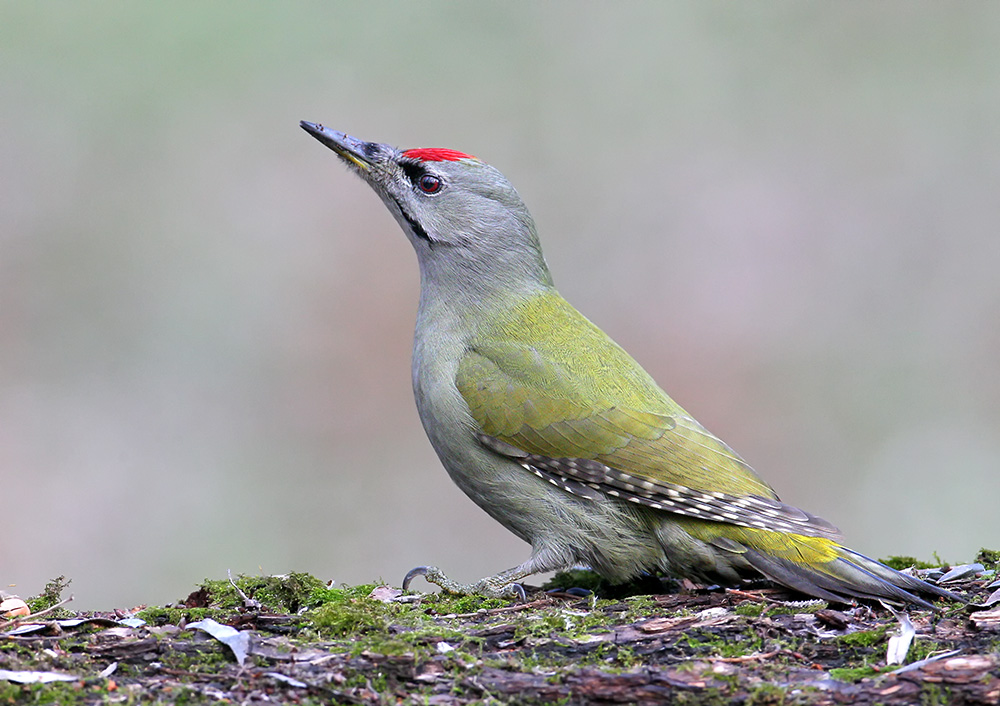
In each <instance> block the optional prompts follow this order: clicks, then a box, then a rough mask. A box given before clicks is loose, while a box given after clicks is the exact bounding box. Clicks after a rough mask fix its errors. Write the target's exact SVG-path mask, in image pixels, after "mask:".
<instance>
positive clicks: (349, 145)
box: [299, 120, 376, 172]
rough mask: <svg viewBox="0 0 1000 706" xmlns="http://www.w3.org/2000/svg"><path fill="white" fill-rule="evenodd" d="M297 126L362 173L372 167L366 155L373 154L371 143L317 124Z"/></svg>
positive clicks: (301, 123) (304, 122) (308, 123)
mask: <svg viewBox="0 0 1000 706" xmlns="http://www.w3.org/2000/svg"><path fill="white" fill-rule="evenodd" d="M299 125H300V126H301V127H302V129H303V130H305V131H306V132H308V133H309V134H310V135H312V136H313V137H315V138H316V139H317V140H319V141H320V142H322V143H323V144H324V145H326V146H327V147H329V148H330V149H332V150H333V151H334V152H336V153H337V155H338V156H339V157H340V158H341V159H343V160H344V161H345V162H348V163H350V164H352V165H354V166H355V167H357V168H358V169H360V170H361V171H363V172H367V171H369V170H370V169H371V167H372V162H371V159H370V157H369V156H368V155H371V154H374V153H375V152H376V150H373V148H374V147H375V145H373V144H372V143H371V142H364V141H363V140H359V139H357V138H354V137H351V136H350V135H345V134H344V133H342V132H337V131H336V130H331V129H330V128H327V127H323V126H322V125H320V124H319V123H310V122H306V121H305V120H302V121H300V122H299Z"/></svg>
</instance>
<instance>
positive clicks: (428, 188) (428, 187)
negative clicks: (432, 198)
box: [417, 174, 441, 194]
mask: <svg viewBox="0 0 1000 706" xmlns="http://www.w3.org/2000/svg"><path fill="white" fill-rule="evenodd" d="M417 186H419V187H420V190H421V191H423V192H424V193H425V194H436V193H437V192H439V191H441V180H440V179H439V178H437V177H436V176H434V175H433V174H424V175H423V176H421V177H420V179H418V180H417Z"/></svg>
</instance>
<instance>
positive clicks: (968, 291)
mask: <svg viewBox="0 0 1000 706" xmlns="http://www.w3.org/2000/svg"><path fill="white" fill-rule="evenodd" d="M997 27H1000V7H998V6H996V5H989V4H983V3H976V4H962V5H950V4H949V5H938V4H931V3H911V2H885V3H878V4H874V5H873V4H868V3H864V4H858V3H848V4H840V3H783V2H777V3H769V4H767V5H760V4H749V5H747V4H732V3H727V2H704V1H702V0H698V2H677V3H659V2H646V3H641V2H636V3H600V4H597V3H595V4H585V3H579V2H573V3H569V2H563V3H558V2H553V3H530V2H505V3H502V4H501V3H487V2H454V3H442V2H424V3H419V4H398V3H393V4H382V3H330V2H313V3H308V2H303V3H295V4H277V3H264V2H215V3H202V2H173V3H169V4H148V3H147V4H142V3H139V4H136V3H120V2H89V3H47V2H38V3H20V2H14V1H9V2H3V3H2V4H0V121H2V126H3V129H2V131H0V587H6V586H7V585H10V584H15V585H16V588H14V589H7V590H14V591H17V592H19V593H21V594H22V595H30V594H35V593H37V592H38V591H39V590H41V588H42V586H43V584H44V582H45V581H46V579H49V578H51V577H54V576H58V575H60V574H65V575H66V576H68V577H70V578H72V579H73V586H72V588H71V591H72V592H73V593H75V595H76V603H75V604H74V605H75V606H76V607H78V608H81V609H82V608H102V609H108V608H112V607H128V606H132V605H135V604H138V603H157V602H160V603H162V602H167V601H172V600H177V599H182V598H183V597H184V596H186V595H187V594H188V592H189V591H191V590H192V589H193V588H194V586H195V585H196V584H197V583H198V582H199V581H200V580H201V579H203V578H205V577H211V578H222V577H224V576H225V573H226V570H227V569H231V570H232V571H233V572H234V573H235V572H246V573H251V574H255V573H258V572H264V573H281V572H285V571H289V570H299V571H310V572H313V573H315V574H316V575H318V576H319V577H321V578H324V579H335V580H337V581H341V582H348V583H360V582H366V581H372V580H375V579H378V578H380V577H381V578H384V579H385V580H387V581H389V582H392V583H394V584H396V585H398V583H399V581H400V580H401V579H402V577H403V574H404V573H405V572H406V571H407V570H408V569H410V568H411V567H413V566H415V565H418V564H424V563H434V564H437V565H439V566H441V567H443V568H444V569H445V570H447V571H448V572H449V573H450V574H452V575H453V576H454V577H455V578H457V579H460V580H463V581H471V580H474V579H477V578H479V577H480V576H483V575H485V574H488V573H493V572H495V571H498V570H500V569H504V568H507V567H509V566H512V565H514V564H517V563H519V562H520V561H522V560H523V559H524V558H526V557H527V552H528V548H527V546H526V545H524V544H522V543H521V542H520V541H519V540H518V539H516V538H515V537H514V536H513V535H511V534H509V533H508V532H507V531H506V530H504V529H503V528H502V527H501V526H500V525H498V524H496V523H495V522H493V521H492V520H490V519H489V518H488V517H487V516H486V514H485V513H483V512H482V511H480V510H479V509H478V508H476V507H475V506H474V505H473V504H472V503H471V502H470V501H469V500H467V499H466V498H465V497H464V496H463V495H462V494H461V493H460V492H459V491H458V490H457V489H456V488H454V487H453V486H452V485H451V483H450V481H449V480H448V477H447V475H446V474H445V472H444V470H443V469H442V468H441V467H440V466H439V464H438V462H437V460H436V458H435V456H434V454H433V452H432V451H431V449H430V446H429V444H428V442H427V441H426V439H425V438H424V435H423V431H422V429H421V428H420V425H419V422H418V420H417V416H416V412H415V409H414V404H413V401H412V398H411V393H410V380H409V355H410V340H411V332H412V325H413V318H414V312H415V309H416V301H417V291H418V281H417V268H416V264H415V259H414V256H413V254H412V252H411V250H410V247H409V245H408V243H407V242H406V240H405V238H404V237H403V235H402V233H401V232H400V231H399V229H398V227H397V226H396V224H395V222H394V221H393V220H392V218H391V217H390V215H389V214H388V212H387V211H386V210H385V209H384V207H383V206H382V204H381V203H380V202H379V201H378V199H377V198H376V197H375V195H374V194H373V193H371V192H370V190H369V189H368V187H367V186H365V185H364V184H363V183H362V182H361V181H360V180H358V179H357V178H355V177H354V176H352V175H350V174H349V173H348V172H347V171H346V170H345V169H344V168H343V167H342V166H341V165H340V164H339V163H338V161H337V159H336V158H335V156H334V155H333V154H332V153H331V152H330V151H328V150H327V149H325V148H323V147H322V146H321V145H320V144H318V143H317V142H316V141H315V140H314V139H312V138H311V137H309V136H308V135H307V134H305V133H304V132H303V131H302V130H300V129H299V127H298V121H299V120H300V119H307V120H311V121H318V122H322V123H324V124H327V125H330V126H332V127H335V128H337V129H340V130H344V131H346V132H349V133H351V134H353V135H355V136H358V137H361V138H363V139H368V140H375V141H384V142H392V143H394V144H397V145H399V146H402V147H423V146H443V147H452V148H455V149H459V150H462V151H466V152H470V153H472V154H475V155H478V156H480V157H482V158H483V159H485V160H486V161H489V162H491V163H492V164H494V165H495V166H497V167H498V168H499V169H501V171H503V172H504V173H505V174H506V175H507V176H508V177H509V178H510V180H511V181H512V182H513V183H514V184H515V185H516V186H517V188H518V190H519V191H520V193H521V195H522V196H523V197H524V199H525V201H526V202H527V204H528V206H529V207H530V208H531V210H532V212H533V214H534V216H535V218H536V220H537V222H538V226H539V231H540V233H541V236H542V241H543V243H544V245H545V248H546V255H547V258H548V261H549V263H550V265H551V268H552V271H553V274H554V276H555V278H556V282H557V284H558V285H559V286H560V289H561V290H562V292H563V294H564V295H565V296H566V297H567V298H568V299H569V300H570V301H572V302H573V303H575V304H576V306H577V307H578V308H580V309H581V310H582V311H583V312H584V313H585V314H587V315H588V316H589V317H590V318H591V319H592V320H594V321H595V322H596V323H597V324H598V325H600V326H601V327H602V328H604V329H605V330H606V331H607V332H609V333H610V334H611V335H612V336H613V337H614V338H615V339H617V340H618V341H619V342H620V343H621V344H622V345H624V346H625V348H627V349H628V350H629V351H630V352H631V353H632V354H633V355H634V356H635V357H636V358H637V359H638V360H639V361H640V362H641V363H642V364H644V365H645V366H646V367H647V368H648V369H649V371H650V372H651V373H652V374H653V375H654V377H656V378H657V379H658V380H659V381H660V383H661V384H662V385H663V387H664V388H665V389H667V390H668V391H669V392H670V393H671V395H672V396H673V397H674V398H675V399H676V400H677V401H678V402H679V403H680V404H682V405H684V406H685V407H686V408H687V409H688V410H689V411H691V412H692V413H693V414H694V415H695V416H696V417H697V418H698V419H699V420H700V421H701V422H702V423H703V424H705V425H706V426H707V427H708V428H709V429H711V430H713V431H714V432H715V433H717V434H718V435H719V436H721V437H722V438H723V439H725V440H726V441H727V442H728V443H729V444H730V445H731V446H733V447H734V448H736V449H737V450H738V451H739V452H740V453H741V454H742V455H743V456H744V457H745V458H746V459H747V460H748V461H749V462H750V463H751V464H752V465H753V466H754V467H755V468H756V469H757V470H758V471H759V472H760V473H761V475H762V476H764V478H766V479H767V480H768V481H769V482H770V483H771V484H772V485H773V486H774V487H775V488H776V489H777V490H778V492H779V494H780V495H781V497H782V498H783V499H784V500H785V501H787V502H790V503H793V504H796V505H800V506H802V507H805V508H808V509H809V510H811V511H812V512H815V513H817V514H819V515H821V516H823V517H826V518H828V519H830V520H831V521H833V522H834V523H835V524H837V525H838V526H840V528H841V529H842V530H843V531H844V534H845V535H846V537H847V540H848V543H849V544H850V545H851V546H852V547H854V548H856V549H858V550H860V551H863V552H865V553H867V554H871V555H874V556H886V555H889V554H910V555H916V556H918V557H921V558H924V559H930V558H931V557H932V555H933V553H934V552H937V553H938V554H939V555H940V557H941V558H942V559H945V560H947V561H952V562H963V561H968V560H971V559H972V558H973V557H974V556H975V553H976V551H977V550H978V549H979V548H980V546H983V545H986V546H991V547H993V548H1000V513H998V511H997V505H998V498H1000V237H998V224H1000V198H998V192H1000V41H998V35H997ZM419 588H424V586H423V585H421V586H420V587H419Z"/></svg>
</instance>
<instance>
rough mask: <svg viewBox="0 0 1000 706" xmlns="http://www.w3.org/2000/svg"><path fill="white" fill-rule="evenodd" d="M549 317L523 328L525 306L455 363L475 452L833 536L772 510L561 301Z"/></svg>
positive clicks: (568, 479)
mask: <svg viewBox="0 0 1000 706" xmlns="http://www.w3.org/2000/svg"><path fill="white" fill-rule="evenodd" d="M555 296H558V295H555ZM546 311H547V314H548V315H547V316H546V318H545V320H544V321H538V320H535V321H532V320H531V311H530V309H529V310H528V311H523V310H522V311H519V312H517V313H518V316H517V317H512V319H511V320H510V321H507V322H505V325H504V327H503V330H502V332H501V335H496V336H483V337H481V338H480V339H479V340H478V341H476V342H475V343H474V345H473V346H472V347H471V348H470V350H468V351H467V352H466V354H465V355H464V356H463V358H462V360H461V361H460V364H459V368H458V373H457V376H456V385H457V387H458V389H459V391H460V393H461V394H462V397H463V398H464V399H465V402H466V404H468V407H469V410H470V411H471V413H472V417H473V419H474V420H475V421H476V423H477V424H478V425H479V434H478V436H479V439H480V441H481V442H482V443H483V444H485V445H487V446H489V447H490V448H492V449H493V450H494V451H496V452H498V453H501V454H504V455H506V456H509V457H511V458H513V459H515V460H517V461H518V462H519V463H521V464H522V465H523V466H524V467H525V468H526V469H528V470H530V471H532V472H533V473H536V474H537V475H539V476H541V477H543V478H545V479H546V480H549V481H550V482H552V483H553V484H555V485H558V486H560V487H562V488H564V489H565V490H568V491H569V492H573V493H575V494H578V495H583V496H587V497H596V496H595V493H600V494H604V495H611V496H614V497H618V498H620V499H623V500H628V501H631V502H634V503H637V504H640V505H645V506H648V507H653V508H655V509H659V510H665V511H668V512H675V513H678V514H681V515H687V516H691V517H698V518H701V519H706V520H715V521H719V522H728V523H732V524H737V525H743V526H746V527H751V528H767V529H771V530H779V531H789V532H796V533H799V534H805V535H811V536H826V537H833V536H837V535H838V534H839V533H838V531H837V529H836V528H835V527H833V526H832V525H829V524H828V523H826V522H825V521H823V520H820V519H819V518H815V517H813V516H812V515H809V514H808V513H805V512H803V511H801V510H798V509H797V508H793V507H790V506H788V505H785V504H783V503H781V502H779V501H778V499H777V496H776V495H775V494H774V491H773V490H772V489H771V488H770V486H768V485H767V484H766V483H764V481H762V480H761V479H760V478H759V477H758V476H757V475H756V473H754V471H753V470H752V469H751V468H750V466H748V465H747V464H746V462H745V461H743V460H742V459H741V458H740V457H739V456H738V455H737V454H736V453H735V452H734V451H733V450H732V449H730V448H729V447H728V446H726V444H724V443H723V442H722V441H720V440H719V439H718V438H716V437H715V436H713V435H712V434H711V433H709V432H708V431H707V430H706V429H705V428H704V427H702V426H701V425H700V424H698V422H697V421H695V420H694V419H693V418H692V417H691V416H690V415H688V414H687V413H686V412H685V411H684V410H683V409H682V408H681V407H680V406H678V405H677V404H676V403H675V402H673V400H671V399H670V398H669V397H667V395H666V394H665V393H664V392H663V391H662V390H660V388H659V387H658V386H657V385H656V383H655V382H654V381H653V380H652V379H651V378H650V377H649V375H648V374H647V373H646V372H645V371H644V370H643V369H642V368H641V367H640V366H639V364H638V363H636V362H635V361H634V360H633V359H632V358H631V357H630V356H629V355H628V354H627V353H625V351H624V350H622V349H621V348H620V347H619V346H618V345H617V344H615V343H614V342H613V341H611V339H609V338H608V337H607V336H606V335H605V334H604V333H603V332H601V331H600V330H599V329H597V327H595V326H594V325H593V324H591V323H590V322H589V321H588V320H587V319H585V318H584V317H583V316H582V315H580V314H579V313H577V312H576V310H575V309H572V307H570V306H569V305H568V304H565V302H564V300H562V299H561V298H559V299H558V301H555V302H553V301H551V300H550V301H549V302H547V303H546ZM553 313H554V314H555V315H553ZM525 318H527V319H528V321H525ZM567 319H569V320H567ZM529 324H530V326H529ZM529 328H530V331H529V330H528V329H529ZM566 331H571V332H573V335H572V337H567V336H566V335H563V332H566ZM529 334H530V335H529Z"/></svg>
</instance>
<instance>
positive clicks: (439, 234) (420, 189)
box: [300, 121, 552, 296]
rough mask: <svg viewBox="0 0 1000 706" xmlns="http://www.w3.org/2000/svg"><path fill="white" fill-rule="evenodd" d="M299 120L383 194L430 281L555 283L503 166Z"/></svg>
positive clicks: (499, 285) (472, 285) (486, 287)
mask: <svg viewBox="0 0 1000 706" xmlns="http://www.w3.org/2000/svg"><path fill="white" fill-rule="evenodd" d="M300 125H301V126H302V128H303V129H304V130H305V131H306V132H308V133H309V134H310V135H312V136H313V137H315V138H316V139H317V140H319V141H320V142H322V143H323V144H324V145H326V146H327V147H329V148H330V149H332V150H333V151H334V152H335V153H336V154H337V156H339V157H340V158H341V159H342V160H343V162H344V163H345V164H347V166H348V167H350V168H351V169H352V170H353V171H354V172H355V173H356V174H357V175H358V176H360V177H361V178H362V179H364V180H365V181H366V182H367V183H368V185H369V186H371V187H372V189H374V190H375V193H377V194H378V195H379V197H381V199H382V201H383V202H384V203H385V205H386V207H387V208H388V209H389V211H390V212H391V213H392V214H393V216H395V218H396V221H397V222H398V223H399V225H400V227H402V229H403V231H404V232H405V233H406V235H407V237H408V238H409V239H410V242H411V243H412V244H413V247H414V249H415V250H416V252H417V259H418V260H419V262H420V270H421V278H422V282H423V284H424V286H425V287H426V286H428V285H432V286H433V285H437V286H441V285H442V284H444V282H443V280H447V281H449V282H450V283H451V284H452V285H453V286H454V287H455V288H461V289H464V290H465V291H464V293H465V294H467V295H473V294H478V295H482V296H485V295H488V294H489V293H491V292H495V291H498V290H499V291H502V290H504V289H505V290H507V291H508V292H510V293H513V292H514V291H518V292H524V291H529V290H533V289H540V288H547V287H551V286H552V280H551V277H550V275H549V271H548V268H547V266H546V264H545V260H544V258H543V256H542V250H541V246H540V245H539V242H538V235H537V234H536V232H535V224H534V221H533V220H532V218H531V214H530V213H528V209H527V208H526V207H525V205H524V203H523V202H522V201H521V197H520V196H518V194H517V191H516V190H515V189H514V187H513V186H511V184H510V182H508V181H507V179H506V178H505V177H504V175H503V174H501V173H500V172H499V171H498V170H496V169H494V168H493V167H491V166H490V165H488V164H486V163H484V162H482V161H481V160H479V159H477V158H475V157H473V156H471V155H468V154H464V153H462V152H457V151H455V150H449V149H440V148H426V149H409V150H399V149H397V148H395V147H393V146H391V145H387V144H383V143H378V142H365V141H363V140H359V139H357V138H354V137H351V136H350V135H346V134H344V133H342V132H338V131H336V130H331V129H329V128H326V127H324V126H323V125H319V124H316V123H310V122H306V121H302V122H301V123H300Z"/></svg>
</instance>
